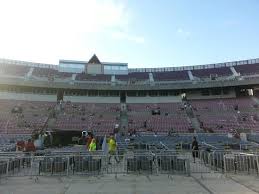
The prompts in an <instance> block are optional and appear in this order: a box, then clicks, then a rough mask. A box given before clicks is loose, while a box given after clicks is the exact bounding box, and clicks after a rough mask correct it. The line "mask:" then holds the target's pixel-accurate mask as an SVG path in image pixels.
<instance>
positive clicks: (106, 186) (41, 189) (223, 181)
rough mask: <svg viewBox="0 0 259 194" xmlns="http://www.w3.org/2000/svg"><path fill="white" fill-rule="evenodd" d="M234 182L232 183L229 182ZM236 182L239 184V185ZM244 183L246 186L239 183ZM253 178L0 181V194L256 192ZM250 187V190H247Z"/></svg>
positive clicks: (106, 177)
mask: <svg viewBox="0 0 259 194" xmlns="http://www.w3.org/2000/svg"><path fill="white" fill-rule="evenodd" d="M234 178H235V179H237V181H236V180H233V179H234ZM238 181H240V182H241V183H239V182H238ZM245 183H248V185H249V186H245V185H243V184H245ZM257 183H258V181H257V178H255V177H253V176H247V177H242V176H238V177H225V176H224V175H222V174H218V173H207V174H202V177H201V175H200V174H192V175H191V176H190V177H187V176H184V175H170V176H168V175H159V176H157V175H152V176H145V175H117V177H116V176H115V175H103V176H99V177H94V176H90V177H87V176H85V177H79V176H77V177H39V178H38V180H35V179H34V178H32V179H30V178H28V177H12V178H8V179H1V182H0V194H34V193H35V194H139V193H140V194H171V193H176V194H196V193H197V194H208V193H217V194H218V193H219V194H221V193H227V194H228V193H233V194H234V193H235V194H248V193H249V194H250V193H251V194H253V193H257V191H256V189H258V188H259V186H258V185H257ZM249 187H250V188H249Z"/></svg>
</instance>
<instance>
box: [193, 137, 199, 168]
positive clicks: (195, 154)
mask: <svg viewBox="0 0 259 194" xmlns="http://www.w3.org/2000/svg"><path fill="white" fill-rule="evenodd" d="M198 155H199V144H198V141H197V140H196V137H193V141H192V157H193V162H194V163H195V158H198Z"/></svg>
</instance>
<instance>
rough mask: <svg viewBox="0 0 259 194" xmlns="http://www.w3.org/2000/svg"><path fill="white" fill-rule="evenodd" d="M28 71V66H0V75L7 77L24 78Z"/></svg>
mask: <svg viewBox="0 0 259 194" xmlns="http://www.w3.org/2000/svg"><path fill="white" fill-rule="evenodd" d="M29 70H30V67H28V66H22V65H11V64H8V65H1V66H0V73H2V74H7V75H16V76H25V75H26V74H27V73H28V72H29Z"/></svg>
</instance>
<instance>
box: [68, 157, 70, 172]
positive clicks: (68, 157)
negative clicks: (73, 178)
mask: <svg viewBox="0 0 259 194" xmlns="http://www.w3.org/2000/svg"><path fill="white" fill-rule="evenodd" d="M69 159H70V158H69V156H68V157H67V176H68V175H69V167H70V166H69V162H70V160H69Z"/></svg>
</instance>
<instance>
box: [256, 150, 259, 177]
mask: <svg viewBox="0 0 259 194" xmlns="http://www.w3.org/2000/svg"><path fill="white" fill-rule="evenodd" d="M256 166H257V175H259V160H258V155H256Z"/></svg>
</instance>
